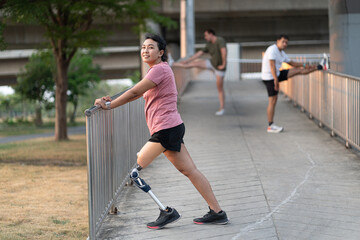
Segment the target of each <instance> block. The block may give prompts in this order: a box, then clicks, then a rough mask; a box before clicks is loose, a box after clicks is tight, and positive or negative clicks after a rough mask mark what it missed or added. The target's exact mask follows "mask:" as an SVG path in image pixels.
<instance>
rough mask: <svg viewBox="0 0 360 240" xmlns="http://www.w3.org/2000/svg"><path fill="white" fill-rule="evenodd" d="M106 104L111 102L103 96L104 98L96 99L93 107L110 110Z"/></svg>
mask: <svg viewBox="0 0 360 240" xmlns="http://www.w3.org/2000/svg"><path fill="white" fill-rule="evenodd" d="M107 102H109V103H110V102H111V97H110V96H104V97H101V98H98V99H96V100H95V103H94V105H98V106H99V107H101V108H102V109H107V110H109V109H110V104H109V103H108V104H107Z"/></svg>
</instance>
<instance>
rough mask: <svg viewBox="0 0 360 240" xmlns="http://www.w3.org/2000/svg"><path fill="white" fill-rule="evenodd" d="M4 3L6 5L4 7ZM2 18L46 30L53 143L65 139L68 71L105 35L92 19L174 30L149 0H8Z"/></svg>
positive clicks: (140, 27) (153, 2)
mask: <svg viewBox="0 0 360 240" xmlns="http://www.w3.org/2000/svg"><path fill="white" fill-rule="evenodd" d="M4 2H5V3H4ZM0 6H1V7H2V10H3V14H4V16H5V17H9V18H13V19H15V20H16V21H18V22H26V23H34V24H40V25H41V26H43V27H44V29H45V36H46V37H47V38H48V39H49V42H50V44H51V48H52V51H53V53H54V56H55V60H56V66H57V75H56V79H55V85H56V98H55V107H56V114H55V139H56V140H65V139H67V125H66V103H67V90H68V68H69V65H70V61H71V59H72V58H73V57H74V55H75V53H76V51H77V50H78V48H80V47H82V48H88V47H94V46H99V44H100V43H101V40H102V39H103V38H104V35H105V32H104V30H102V29H99V28H96V26H94V25H93V22H94V19H100V18H101V19H105V20H106V21H108V22H118V21H122V20H127V21H134V22H137V23H138V24H139V29H140V30H141V29H142V30H144V29H145V28H146V24H145V23H146V20H147V19H153V20H154V21H156V22H159V23H161V24H163V25H167V26H174V22H173V21H171V20H170V19H168V18H165V17H161V16H159V15H158V14H157V13H156V12H155V11H154V10H153V8H154V6H156V2H155V1H152V0H67V1H64V0H38V1H33V0H7V1H1V5H0Z"/></svg>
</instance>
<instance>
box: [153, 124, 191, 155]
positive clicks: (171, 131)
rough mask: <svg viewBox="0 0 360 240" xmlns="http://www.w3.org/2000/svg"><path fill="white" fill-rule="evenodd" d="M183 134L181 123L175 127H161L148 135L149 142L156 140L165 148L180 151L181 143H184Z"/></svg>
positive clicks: (183, 126) (183, 128) (183, 129)
mask: <svg viewBox="0 0 360 240" xmlns="http://www.w3.org/2000/svg"><path fill="white" fill-rule="evenodd" d="M184 134H185V125H184V123H182V124H180V125H178V126H176V127H172V128H168V129H163V130H160V131H158V132H156V133H154V134H153V135H152V136H151V137H150V139H149V142H158V143H160V144H161V145H162V146H163V147H164V148H165V149H166V150H171V151H176V152H180V149H181V144H182V143H184V140H183V137H184ZM166 150H165V151H166Z"/></svg>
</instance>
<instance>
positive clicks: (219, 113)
mask: <svg viewBox="0 0 360 240" xmlns="http://www.w3.org/2000/svg"><path fill="white" fill-rule="evenodd" d="M224 114H225V109H221V110H219V111H217V112H216V113H215V115H216V116H222V115H224Z"/></svg>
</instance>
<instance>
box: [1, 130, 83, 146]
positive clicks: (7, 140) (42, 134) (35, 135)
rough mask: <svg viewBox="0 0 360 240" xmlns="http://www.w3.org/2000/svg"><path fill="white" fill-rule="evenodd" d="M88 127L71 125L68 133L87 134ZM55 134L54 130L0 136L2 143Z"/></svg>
mask: <svg viewBox="0 0 360 240" xmlns="http://www.w3.org/2000/svg"><path fill="white" fill-rule="evenodd" d="M85 133H86V128H85V126H78V127H69V128H68V134H69V135H75V134H85ZM51 136H54V132H50V133H40V134H29V135H20V136H10V137H0V144H2V143H9V142H17V141H22V140H28V139H32V138H42V137H51Z"/></svg>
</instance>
